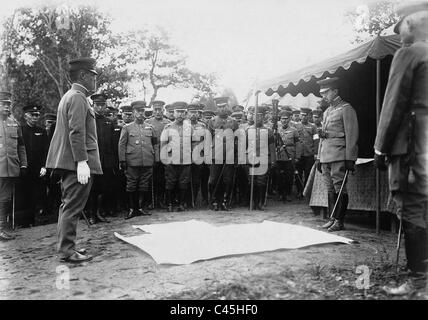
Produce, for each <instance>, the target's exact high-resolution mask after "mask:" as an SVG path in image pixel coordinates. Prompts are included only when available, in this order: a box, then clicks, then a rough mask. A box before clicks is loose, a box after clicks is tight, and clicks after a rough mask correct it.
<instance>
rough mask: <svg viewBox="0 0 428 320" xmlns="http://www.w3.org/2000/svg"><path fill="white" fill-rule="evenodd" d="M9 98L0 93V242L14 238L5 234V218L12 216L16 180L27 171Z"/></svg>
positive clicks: (7, 94)
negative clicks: (11, 115)
mask: <svg viewBox="0 0 428 320" xmlns="http://www.w3.org/2000/svg"><path fill="white" fill-rule="evenodd" d="M11 96H12V95H11V94H10V93H9V92H6V91H2V92H0V241H6V240H12V239H14V238H15V237H14V236H12V235H11V234H9V233H7V232H6V230H7V229H8V227H10V226H8V223H7V218H8V216H10V217H11V216H12V214H14V213H13V212H12V210H13V204H12V200H13V199H12V197H13V190H14V185H15V181H16V178H18V177H19V176H25V174H26V171H27V155H26V152H25V145H24V141H23V138H22V132H21V129H20V128H19V126H18V123H17V122H16V121H15V120H12V119H11V118H10V114H11V111H10V107H11V103H12V102H11V100H10V98H11ZM10 221H11V219H10Z"/></svg>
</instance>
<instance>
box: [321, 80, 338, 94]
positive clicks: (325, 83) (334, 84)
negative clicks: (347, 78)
mask: <svg viewBox="0 0 428 320" xmlns="http://www.w3.org/2000/svg"><path fill="white" fill-rule="evenodd" d="M338 80H339V78H338V77H333V78H325V79H323V80H319V81H317V83H318V84H319V86H320V93H323V92H326V91H328V90H330V89H337V88H338Z"/></svg>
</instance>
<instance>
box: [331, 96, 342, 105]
mask: <svg viewBox="0 0 428 320" xmlns="http://www.w3.org/2000/svg"><path fill="white" fill-rule="evenodd" d="M341 102H342V98H341V97H340V96H337V97H336V98H334V99H333V101H332V103H331V106H332V107H337V105H339V103H341Z"/></svg>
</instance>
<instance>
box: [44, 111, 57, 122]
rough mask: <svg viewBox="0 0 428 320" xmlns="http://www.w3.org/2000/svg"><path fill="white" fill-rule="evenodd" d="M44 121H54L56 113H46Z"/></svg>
mask: <svg viewBox="0 0 428 320" xmlns="http://www.w3.org/2000/svg"><path fill="white" fill-rule="evenodd" d="M45 119H46V120H56V113H52V112H49V113H46V114H45Z"/></svg>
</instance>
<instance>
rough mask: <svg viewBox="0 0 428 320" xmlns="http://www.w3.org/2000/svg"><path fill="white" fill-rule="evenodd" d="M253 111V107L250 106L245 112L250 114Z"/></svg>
mask: <svg viewBox="0 0 428 320" xmlns="http://www.w3.org/2000/svg"><path fill="white" fill-rule="evenodd" d="M254 109H255V108H254V107H253V106H250V107H248V109H247V111H248V112H250V113H252V112H254Z"/></svg>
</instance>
